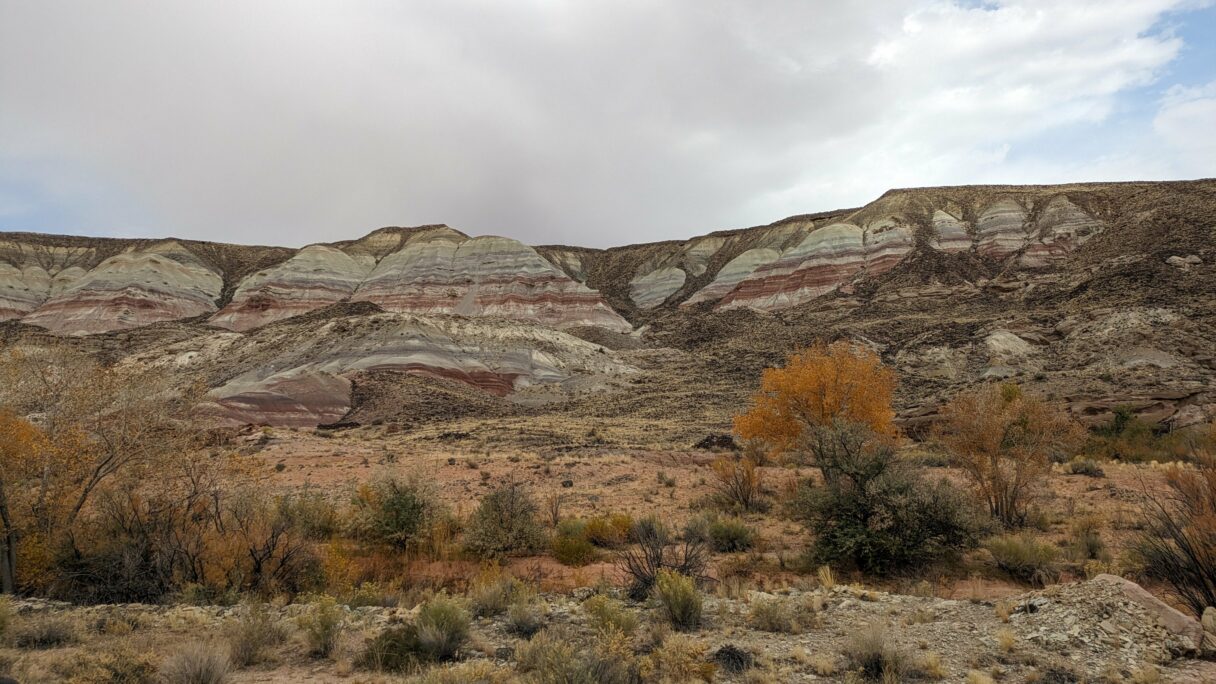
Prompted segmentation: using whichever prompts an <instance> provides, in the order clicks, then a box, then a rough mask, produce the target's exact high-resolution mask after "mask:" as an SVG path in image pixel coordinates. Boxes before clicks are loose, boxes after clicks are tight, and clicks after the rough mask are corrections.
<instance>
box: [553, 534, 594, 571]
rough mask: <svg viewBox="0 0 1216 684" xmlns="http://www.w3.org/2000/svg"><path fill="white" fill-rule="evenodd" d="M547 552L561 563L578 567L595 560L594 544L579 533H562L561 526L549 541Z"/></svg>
mask: <svg viewBox="0 0 1216 684" xmlns="http://www.w3.org/2000/svg"><path fill="white" fill-rule="evenodd" d="M549 553H550V554H551V555H552V556H553V558H554V560H556V561H557V562H558V563H561V564H562V565H568V566H570V567H575V568H579V567H582V566H584V565H586V564H588V563H590V562H591V561H593V560H595V556H596V552H595V545H594V544H592V543H591V542H589V541H587V538H586V537H583V536H581V535H570V534H563V533H562V530H561V528H560V527H559V528H558V533H557V534H555V535H553V539H552V540H550V542H549Z"/></svg>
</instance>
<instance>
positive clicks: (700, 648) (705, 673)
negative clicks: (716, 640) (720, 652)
mask: <svg viewBox="0 0 1216 684" xmlns="http://www.w3.org/2000/svg"><path fill="white" fill-rule="evenodd" d="M717 671H718V668H717V666H716V665H715V664H714V663H712V662H709V661H708V660H706V658H705V645H704V644H702V643H700V642H699V641H696V640H694V639H692V638H691V637H689V636H686V635H683V634H673V635H671V636H668V637H667V638H665V639H663V643H662V644H661V645H660V646H659V647H658V648H656V649H655V650H654V652H653V653H651V654H650V655H648V656H646V657H645V658H643V659H642V666H641V674H642V678H643V680H644V681H648V682H649V681H657V682H696V681H698V680H699V681H705V682H712V681H713V680H714V675H715V674H716V673H717Z"/></svg>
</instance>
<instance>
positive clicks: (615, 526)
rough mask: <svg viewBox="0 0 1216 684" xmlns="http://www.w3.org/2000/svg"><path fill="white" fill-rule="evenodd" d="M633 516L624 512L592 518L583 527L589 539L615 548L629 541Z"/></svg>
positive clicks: (594, 542)
mask: <svg viewBox="0 0 1216 684" xmlns="http://www.w3.org/2000/svg"><path fill="white" fill-rule="evenodd" d="M632 527H633V518H631V517H629V516H628V515H625V514H623V513H614V514H612V515H607V516H605V515H601V516H596V517H594V518H591V519H590V520H588V521H587V523H586V525H585V526H584V528H583V531H584V534H585V536H586V538H587V541H589V542H591V543H592V544H595V545H596V546H599V547H602V548H606V549H613V548H616V547H618V546H620V545H621V544H624V543H625V542H627V541H629V530H630V529H631V528H632Z"/></svg>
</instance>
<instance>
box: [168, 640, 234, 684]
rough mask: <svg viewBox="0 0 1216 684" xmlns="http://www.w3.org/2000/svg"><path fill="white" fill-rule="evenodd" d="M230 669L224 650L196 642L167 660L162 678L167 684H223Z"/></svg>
mask: <svg viewBox="0 0 1216 684" xmlns="http://www.w3.org/2000/svg"><path fill="white" fill-rule="evenodd" d="M230 668H231V665H230V664H229V662H228V655H227V654H226V653H224V651H223V649H220V648H217V647H216V646H215V645H213V644H205V643H201V642H195V643H192V644H187V645H186V646H184V647H182V648H181V649H180V650H178V651H177V652H176V653H174V654H172V655H170V656H169V657H168V658H166V659H165V661H164V662H163V663H161V666H160V676H161V679H162V681H164V682H165V684H223V682H226V681H228V670H229V669H230Z"/></svg>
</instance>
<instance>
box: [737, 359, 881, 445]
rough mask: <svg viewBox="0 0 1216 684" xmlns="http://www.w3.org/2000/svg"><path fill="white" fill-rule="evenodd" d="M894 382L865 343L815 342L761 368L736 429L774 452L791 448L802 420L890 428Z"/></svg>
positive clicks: (798, 437)
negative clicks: (774, 365) (772, 365)
mask: <svg viewBox="0 0 1216 684" xmlns="http://www.w3.org/2000/svg"><path fill="white" fill-rule="evenodd" d="M894 387H895V374H894V373H893V372H891V370H889V369H887V368H885V367H883V365H882V362H881V361H880V360H879V358H878V356H877V355H876V354H874V353H873V352H871V351H869V350H868V349H865V348H862V347H860V346H858V345H854V344H851V343H849V342H844V341H840V342H836V343H833V344H831V345H830V346H823V345H819V346H816V347H814V348H812V349H808V350H806V351H804V352H802V353H800V354H793V355H792V356H790V358H789V360H788V361H787V362H786V365H785V367H784V368H769V369H766V370H765V371H764V375H763V377H762V378H761V381H760V391H759V392H757V393H756V394H755V395H754V396H753V397H752V407H751V409H750V410H749V411H748V412H747V413H745V414H743V415H741V416H737V417H736V418H735V433H736V434H738V435H739V436H740V437H741V438H743V439H745V440H755V441H757V442H760V443H762V444H763V445H765V446H766V447H768V449H769V450H770V451H772V452H774V453H777V454H783V453H786V452H788V451H791V450H793V449H795V448H796V447H797V446H798V445H799V442H800V440H801V438H802V433H803V430H804V429H805V427H806V426H808V425H826V424H829V423H831V422H833V421H834V420H847V421H849V422H853V423H860V424H862V425H865V426H867V427H869V428H870V429H871V430H873V431H874V432H876V433H878V434H881V435H887V434H891V433H892V432H893V430H894V426H893V421H894V418H895V412H894V411H893V410H892V409H891V396H892V393H893V391H894Z"/></svg>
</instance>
